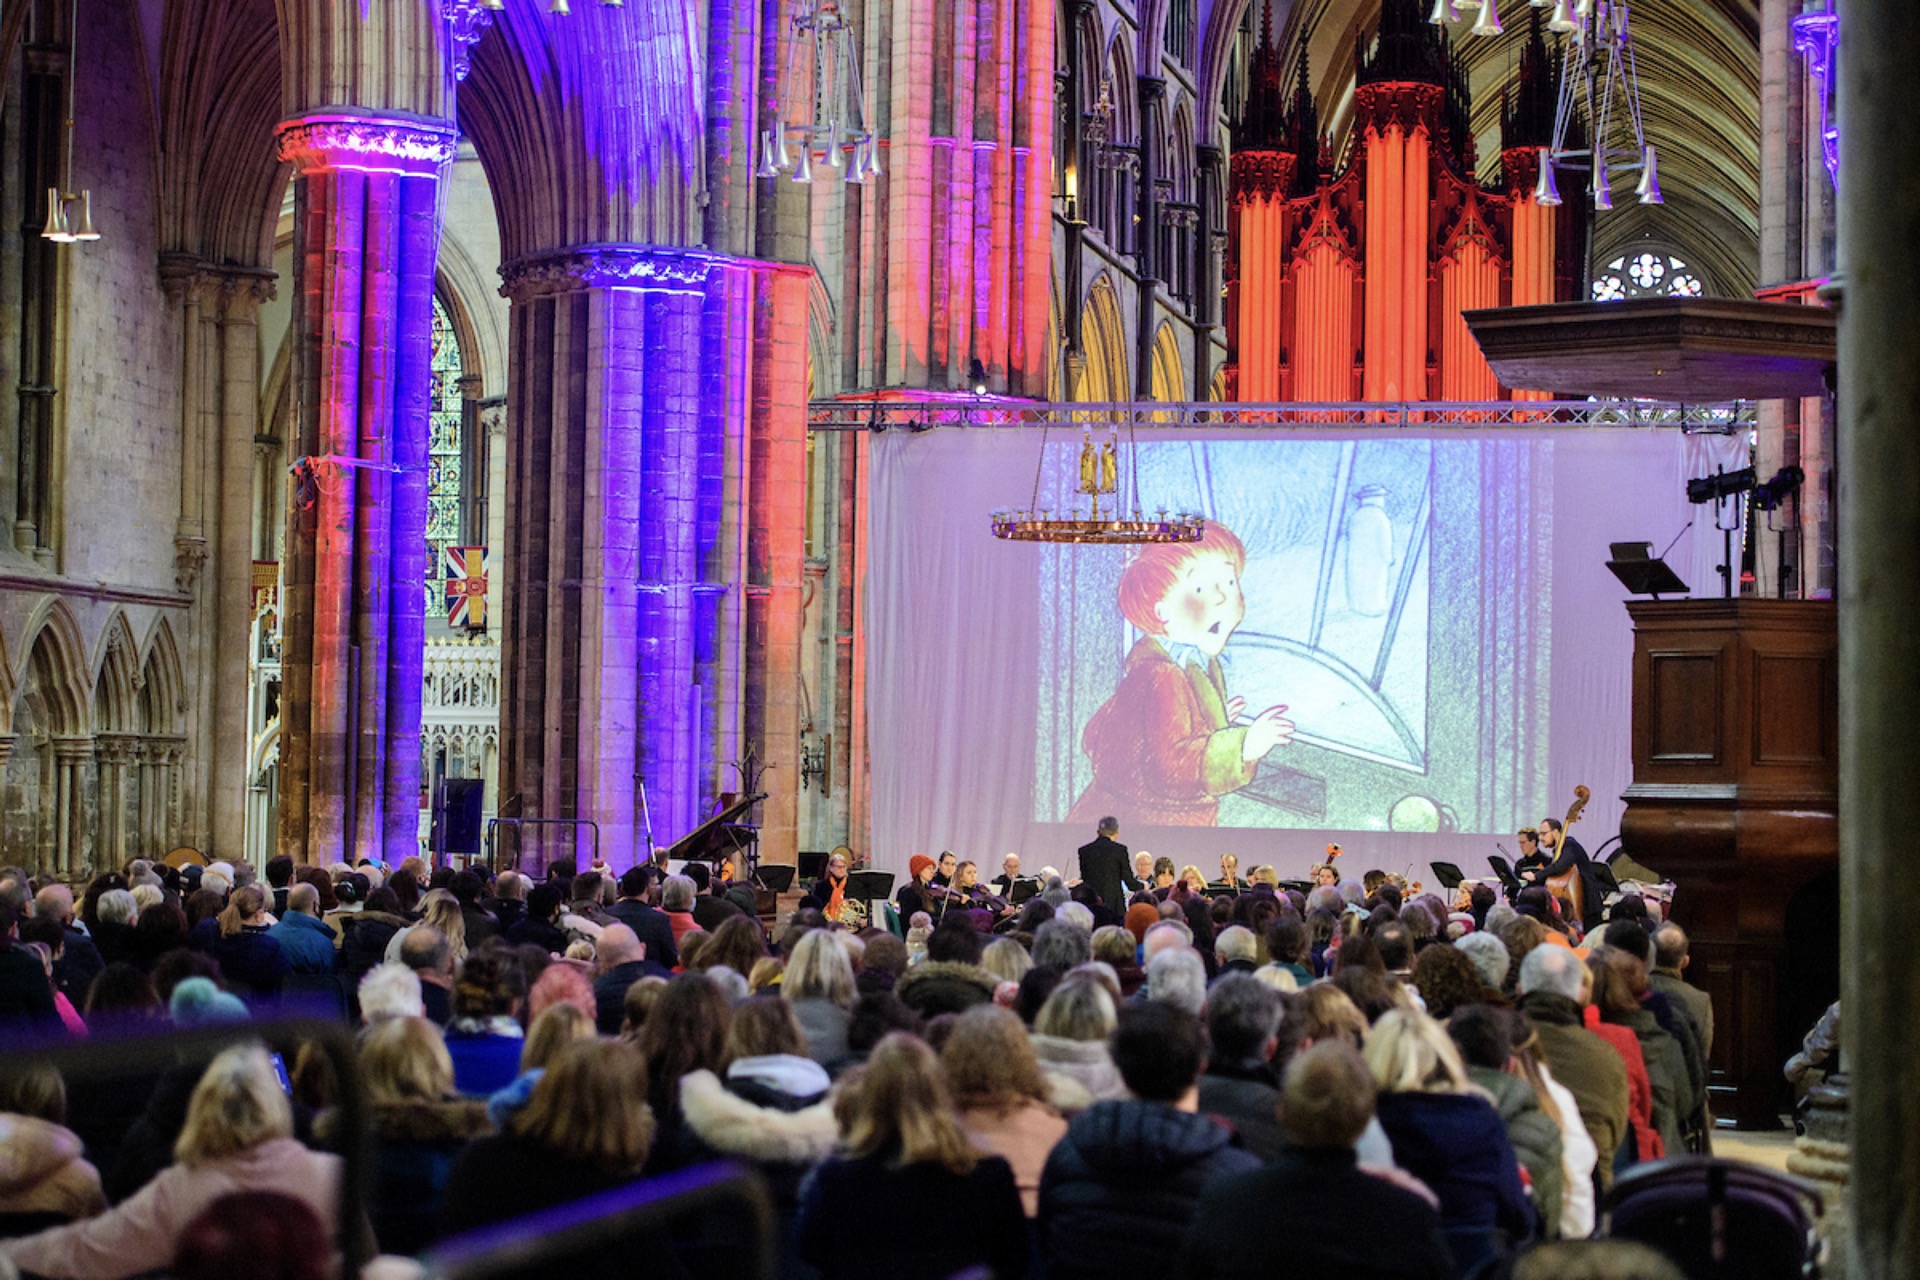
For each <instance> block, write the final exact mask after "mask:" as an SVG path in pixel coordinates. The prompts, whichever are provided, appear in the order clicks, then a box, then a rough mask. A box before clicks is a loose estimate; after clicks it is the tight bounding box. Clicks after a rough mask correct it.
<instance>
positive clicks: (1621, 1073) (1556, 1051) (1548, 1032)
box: [1519, 946, 1630, 1191]
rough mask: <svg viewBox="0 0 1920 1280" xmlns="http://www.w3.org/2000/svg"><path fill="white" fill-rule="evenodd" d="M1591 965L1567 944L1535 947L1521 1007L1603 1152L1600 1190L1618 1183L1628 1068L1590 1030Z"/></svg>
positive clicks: (1523, 972) (1524, 970)
mask: <svg viewBox="0 0 1920 1280" xmlns="http://www.w3.org/2000/svg"><path fill="white" fill-rule="evenodd" d="M1585 985H1586V966H1584V965H1582V964H1581V963H1580V959H1579V957H1578V956H1576V955H1574V954H1573V952H1571V951H1569V950H1567V949H1566V948H1565V947H1551V946H1545V947H1542V946H1536V947H1535V948H1534V949H1533V950H1532V951H1530V952H1529V953H1528V954H1527V958H1526V960H1525V961H1523V962H1522V963H1521V965H1520V979H1519V991H1520V1012H1521V1013H1523V1014H1525V1015H1526V1018H1527V1021H1529V1022H1531V1023H1532V1024H1533V1026H1534V1030H1535V1031H1537V1032H1538V1033H1539V1036H1540V1053H1541V1056H1542V1057H1544V1058H1545V1059H1546V1060H1547V1068H1548V1069H1549V1070H1550V1071H1552V1072H1553V1078H1554V1079H1555V1080H1558V1081H1559V1082H1560V1083H1561V1084H1563V1085H1565V1086H1566V1087H1567V1090H1568V1091H1569V1092H1571V1093H1572V1094H1573V1098H1574V1102H1575V1103H1576V1104H1577V1105H1578V1107H1579V1109H1580V1119H1581V1120H1582V1121H1584V1122H1585V1124H1586V1126H1587V1134H1588V1136H1590V1137H1591V1138H1592V1139H1593V1148H1594V1151H1595V1152H1596V1153H1597V1156H1598V1170H1599V1181H1600V1189H1601V1190H1602V1191H1604V1190H1606V1188H1608V1187H1610V1186H1612V1185H1613V1160H1614V1155H1615V1153H1616V1152H1618V1151H1619V1149H1620V1143H1621V1141H1622V1140H1623V1139H1628V1140H1630V1139H1629V1137H1628V1131H1627V1115H1628V1094H1627V1068H1626V1065H1625V1063H1623V1062H1622V1061H1621V1058H1620V1055H1619V1054H1617V1053H1615V1052H1614V1051H1613V1050H1612V1049H1611V1048H1609V1047H1608V1046H1607V1043H1606V1042H1605V1041H1604V1040H1602V1039H1601V1038H1600V1037H1599V1036H1596V1035H1595V1034H1594V1033H1593V1032H1591V1031H1589V1030H1587V1027H1586V1018H1585V1014H1584V1013H1583V1012H1582V1009H1581V1004H1580V993H1581V991H1582V990H1583V988H1584V987H1585Z"/></svg>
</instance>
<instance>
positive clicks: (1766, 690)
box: [1750, 653, 1834, 765]
mask: <svg viewBox="0 0 1920 1280" xmlns="http://www.w3.org/2000/svg"><path fill="white" fill-rule="evenodd" d="M1833 679H1834V671H1833V666H1832V664H1831V663H1830V662H1828V661H1827V660H1826V658H1824V657H1823V656H1822V655H1820V654H1813V653H1808V654H1778V653H1756V654H1755V655H1754V656H1753V690H1752V695H1751V702H1750V705H1751V706H1752V707H1753V709H1754V716H1753V762H1754V763H1755V764H1789V765H1805V764H1826V763H1827V762H1828V761H1829V760H1830V759H1831V757H1830V756H1829V755H1828V750H1829V743H1828V740H1827V734H1826V722H1827V718H1828V715H1829V712H1828V710H1827V706H1828V702H1827V700H1828V698H1829V697H1830V696H1831V695H1830V694H1829V692H1828V690H1829V687H1830V686H1831V685H1832V684H1833Z"/></svg>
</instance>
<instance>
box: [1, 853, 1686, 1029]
mask: <svg viewBox="0 0 1920 1280" xmlns="http://www.w3.org/2000/svg"><path fill="white" fill-rule="evenodd" d="M33 914H34V915H35V916H36V917H38V918H40V919H43V920H51V921H53V922H54V923H55V924H57V925H59V926H60V931H61V933H62V935H63V936H64V939H65V945H64V946H63V947H62V948H61V949H60V957H59V959H57V960H55V961H54V965H53V980H54V984H55V985H56V986H58V987H59V988H60V990H61V991H63V992H65V993H66V997H67V999H68V1000H69V1001H71V1002H72V1004H73V1007H74V1008H76V1009H78V1008H79V1007H81V1006H82V1005H84V1004H86V1002H87V988H88V987H90V986H92V985H93V980H94V979H95V978H97V977H99V976H100V971H101V970H102V969H104V968H106V967H107V962H106V960H105V959H104V958H103V957H102V956H101V955H100V948H98V947H96V946H94V945H93V939H92V938H89V937H88V936H87V935H86V931H85V930H83V929H81V928H79V927H78V926H77V925H76V924H75V923H74V919H73V890H71V889H69V888H67V886H66V885H64V884H50V885H47V886H45V887H43V888H42V889H41V890H40V891H39V892H38V893H35V894H34V895H33ZM1681 963H1683V964H1684V963H1685V952H1684V946H1683V949H1682V957H1681ZM1676 972H1677V971H1676ZM1688 990H1692V988H1691V987H1689V988H1688Z"/></svg>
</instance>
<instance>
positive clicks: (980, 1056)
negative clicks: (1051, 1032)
mask: <svg viewBox="0 0 1920 1280" xmlns="http://www.w3.org/2000/svg"><path fill="white" fill-rule="evenodd" d="M940 1062H941V1065H942V1066H944V1067H945V1068H946V1072H947V1083H948V1086H949V1087H950V1088H951V1089H952V1090H953V1097H954V1102H955V1104H956V1105H957V1106H958V1107H959V1108H960V1127H961V1128H962V1129H964V1130H966V1132H967V1135H968V1136H969V1137H970V1138H972V1139H973V1140H974V1141H975V1142H976V1143H978V1144H979V1145H980V1146H982V1147H984V1148H985V1149H986V1150H988V1151H991V1152H993V1153H994V1154H995V1155H997V1156H1000V1157H1001V1158H1002V1159H1004V1160H1005V1161H1006V1162H1007V1163H1008V1164H1009V1165H1011V1166H1012V1167H1013V1177H1014V1181H1015V1182H1016V1183H1017V1184H1018V1185H1019V1187H1020V1202H1021V1206H1022V1207H1023V1208H1024V1209H1025V1210H1026V1213H1027V1216H1028V1217H1032V1216H1033V1215H1034V1214H1035V1213H1036V1212H1038V1210H1039V1205H1040V1171H1041V1170H1042V1169H1043V1168H1044V1167H1045V1166H1046V1163H1047V1155H1048V1153H1050V1152H1051V1151H1052V1150H1053V1147H1054V1144H1055V1143H1057V1142H1059V1141H1060V1139H1061V1137H1062V1136H1064V1135H1065V1133H1066V1132H1067V1122H1066V1121H1065V1120H1063V1119H1061V1117H1060V1113H1059V1112H1058V1111H1055V1110H1054V1109H1053V1107H1052V1106H1050V1105H1049V1104H1048V1101H1047V1096H1048V1095H1047V1084H1046V1080H1045V1079H1044V1078H1043V1077H1042V1076H1041V1074H1040V1062H1039V1059H1037V1058H1035V1057H1034V1054H1033V1044H1032V1042H1031V1041H1030V1040H1029V1039H1028V1038H1027V1032H1026V1028H1025V1027H1023V1026H1021V1025H1020V1019H1019V1018H1018V1017H1016V1016H1014V1015H1013V1014H1012V1013H1010V1012H1008V1011H1007V1010H1005V1009H1001V1008H997V1007H994V1006H992V1005H979V1006H976V1007H974V1008H972V1009H969V1010H967V1011H966V1012H965V1013H963V1014H961V1015H960V1016H959V1018H958V1019H957V1020H956V1021H955V1022H954V1024H953V1029H952V1031H951V1033H950V1034H949V1035H948V1036H947V1042H946V1044H945V1045H944V1046H942V1048H941V1050H940Z"/></svg>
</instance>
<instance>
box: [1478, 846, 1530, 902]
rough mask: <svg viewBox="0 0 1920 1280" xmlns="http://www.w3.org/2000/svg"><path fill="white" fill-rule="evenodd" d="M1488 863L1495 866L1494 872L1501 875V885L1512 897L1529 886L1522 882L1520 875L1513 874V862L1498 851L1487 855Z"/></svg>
mask: <svg viewBox="0 0 1920 1280" xmlns="http://www.w3.org/2000/svg"><path fill="white" fill-rule="evenodd" d="M1487 865H1488V866H1490V867H1492V868H1493V874H1494V875H1496V876H1499V877H1500V887H1501V888H1503V889H1505V890H1506V891H1507V896H1508V897H1509V898H1511V897H1512V896H1513V895H1514V894H1516V893H1518V892H1520V891H1521V890H1522V889H1524V888H1526V887H1527V886H1526V885H1524V884H1522V883H1520V877H1519V876H1517V875H1515V874H1513V864H1512V863H1511V862H1508V861H1507V860H1506V859H1505V858H1503V857H1501V856H1500V855H1499V854H1497V853H1490V854H1488V855H1487Z"/></svg>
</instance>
